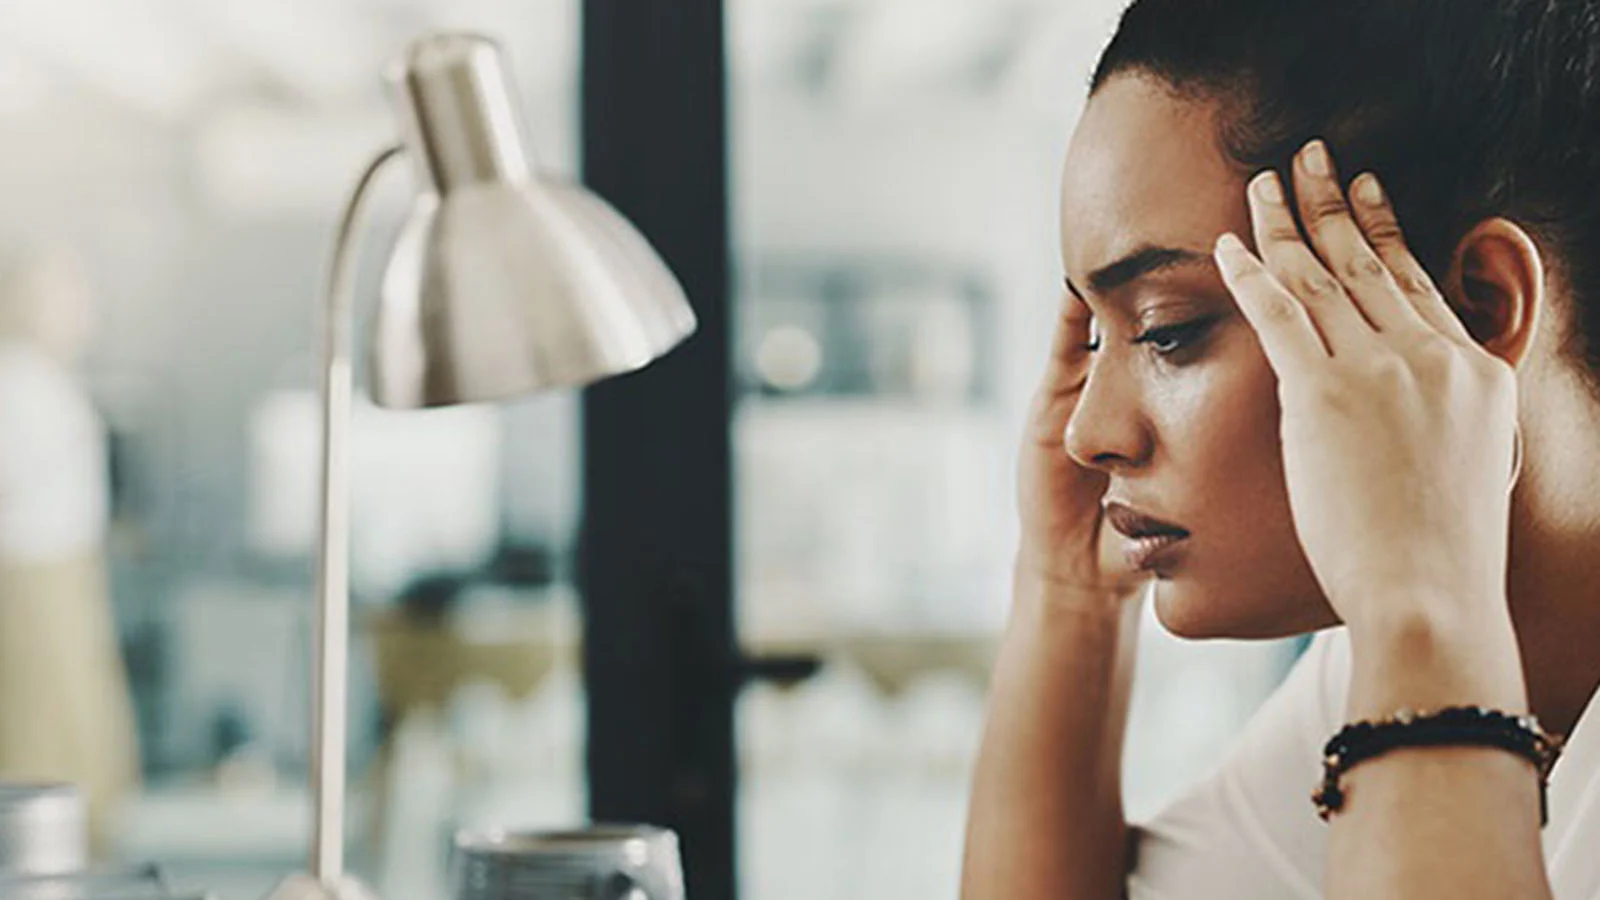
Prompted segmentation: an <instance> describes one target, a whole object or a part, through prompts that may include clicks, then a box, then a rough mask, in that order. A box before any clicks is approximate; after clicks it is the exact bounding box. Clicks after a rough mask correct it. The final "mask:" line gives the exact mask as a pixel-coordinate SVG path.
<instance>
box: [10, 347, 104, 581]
mask: <svg viewBox="0 0 1600 900" xmlns="http://www.w3.org/2000/svg"><path fill="white" fill-rule="evenodd" d="M108 481H109V474H108V472H107V470H106V437H105V430H104V426H103V425H102V423H101V420H100V417H99V415H98V414H97V413H96V412H95V409H94V405H93V404H92V403H91V402H90V400H89V397H88V396H87V394H86V393H85V392H84V390H83V388H82V387H80V386H79V384H78V382H77V381H76V379H75V378H74V377H73V375H72V373H71V372H70V371H69V370H68V369H67V368H66V367H65V366H63V365H62V364H61V363H60V362H58V361H57V360H56V359H54V358H53V357H51V356H49V355H48V354H46V353H44V352H43V351H41V350H38V349H35V348H33V347H31V346H28V345H26V344H20V343H15V342H0V562H9V563H19V562H20V563H37V562H51V561H55V560H58V559H62V558H65V557H70V556H74V555H77V554H81V553H84V552H86V551H89V550H92V549H94V548H96V547H98V546H99V545H100V543H101V542H102V541H103V539H104V537H105V531H106V520H107V516H108V510H109V505H110V501H109V494H110V486H109V484H108Z"/></svg>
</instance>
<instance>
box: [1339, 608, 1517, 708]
mask: <svg viewBox="0 0 1600 900" xmlns="http://www.w3.org/2000/svg"><path fill="white" fill-rule="evenodd" d="M1435 599H1437V600H1438V601H1439V602H1426V601H1425V600H1423V599H1421V597H1420V595H1419V594H1418V592H1415V591H1413V592H1406V593H1405V595H1404V596H1397V597H1395V599H1394V601H1393V602H1392V603H1375V604H1372V605H1371V607H1369V608H1374V609H1380V610H1383V612H1382V613H1381V614H1379V615H1375V616H1372V617H1370V618H1369V619H1368V620H1365V621H1360V622H1351V623H1347V624H1348V625H1349V628H1350V646H1351V678H1350V692H1349V696H1348V701H1347V710H1346V712H1347V715H1348V717H1349V718H1350V719H1352V720H1354V719H1370V718H1376V717H1382V716H1388V715H1392V714H1393V713H1395V712H1396V711H1398V710H1400V709H1408V708H1409V709H1437V708H1442V707H1446V706H1483V707H1485V708H1490V709H1498V710H1501V711H1503V712H1508V713H1524V712H1527V711H1528V699H1527V687H1526V684H1525V682H1524V678H1523V672H1522V659H1521V653H1520V651H1519V649H1518V646H1517V638H1516V631H1515V630H1514V628H1513V627H1512V623H1511V617H1510V613H1509V611H1508V609H1507V607H1506V603H1505V601H1504V599H1501V600H1500V601H1499V602H1498V603H1494V602H1492V601H1484V602H1481V603H1478V604H1476V605H1473V604H1468V603H1465V602H1463V601H1464V598H1461V597H1447V598H1435Z"/></svg>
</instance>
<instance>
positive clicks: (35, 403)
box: [0, 249, 138, 855]
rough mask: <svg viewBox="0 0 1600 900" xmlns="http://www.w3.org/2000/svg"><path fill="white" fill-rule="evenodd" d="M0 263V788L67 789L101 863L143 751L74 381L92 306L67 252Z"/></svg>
mask: <svg viewBox="0 0 1600 900" xmlns="http://www.w3.org/2000/svg"><path fill="white" fill-rule="evenodd" d="M4 262H5V264H4V265H3V266H0V780H10V781H71V782H74V783H76V784H78V785H79V786H80V787H81V788H82V790H83V792H84V794H85V796H87V797H88V799H89V812H90V819H91V831H92V833H91V835H90V837H91V838H92V839H93V844H94V850H95V852H96V855H103V854H104V853H105V852H106V851H107V850H108V849H109V848H108V842H109V837H110V826H111V817H112V815H113V814H114V812H115V807H116V804H117V803H118V802H119V801H120V800H121V798H122V797H123V796H124V795H125V794H126V793H127V792H128V791H129V790H130V789H131V788H133V787H134V786H135V784H136V781H137V778H138V746H137V739H136V735H135V731H134V720H133V707H132V702H131V699H130V697H129V693H128V683H127V674H126V672H125V670H124V668H123V665H122V658H121V656H120V655H119V653H118V647H117V636H116V629H115V624H114V622H113V621H112V615H111V598H110V596H109V594H110V592H109V590H108V586H107V582H106V569H105V536H106V523H107V517H108V499H107V493H108V485H107V483H106V482H107V477H108V476H107V471H106V465H107V464H106V451H105V435H104V430H103V427H102V424H101V421H100V418H99V416H98V414H97V413H96V412H95V410H94V406H93V404H92V402H91V400H90V399H89V396H88V394H87V393H86V392H85V391H84V390H83V388H82V386H81V385H80V384H79V382H78V379H77V377H76V376H75V375H74V374H73V371H72V369H73V366H74V364H75V363H76V362H77V360H78V358H79V357H80V356H81V355H82V353H83V351H84V350H85V349H86V348H87V345H88V341H89V335H90V327H91V325H90V323H91V320H92V310H91V304H90V297H89V293H88V286H87V284H86V283H85V280H84V278H83V272H82V267H81V264H80V263H79V262H78V260H77V259H76V257H74V256H73V255H71V254H70V253H68V252H67V251H65V250H60V249H51V250H42V249H41V250H29V251H25V252H24V251H17V252H14V253H12V254H10V258H9V259H7V260H5V261H4Z"/></svg>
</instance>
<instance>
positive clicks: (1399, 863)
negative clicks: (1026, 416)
mask: <svg viewBox="0 0 1600 900" xmlns="http://www.w3.org/2000/svg"><path fill="white" fill-rule="evenodd" d="M1596 137H1600V0H1339V2H1333V3H1330V2H1326V0H1135V2H1134V3H1133V4H1132V5H1131V6H1130V7H1129V8H1128V10H1127V11H1126V12H1125V14H1124V16H1123V18H1122V20H1121V23H1120V25H1119V27H1118V31H1117V34H1116V36H1115V38H1114V39H1113V41H1112V42H1111V44H1110V46H1109V47H1108V48H1107V49H1106V51H1105V53H1104V56H1103V57H1102V59H1101V61H1100V64H1099V66H1098V67H1097V70H1096V73H1095V76H1094V78H1093V81H1092V86H1091V91H1090V101H1089V103H1088V106H1087V108H1086V109H1085V112H1084V115H1083V117H1082V119H1081V121H1080V122H1079V124H1078V126H1077V130H1076V132H1075V133H1074V135H1073V139H1072V142H1071V145H1070V147H1069V149H1068V152H1067V158H1066V163H1065V174H1064V177H1063V184H1062V196H1061V216H1062V219H1061V233H1062V246H1061V249H1062V260H1063V265H1064V268H1065V272H1066V280H1067V284H1066V286H1065V290H1064V293H1063V313H1062V316H1061V319H1060V323H1059V326H1058V333H1057V335H1056V339H1055V345H1054V349H1053V354H1052V357H1051V360H1050V362H1049V364H1048V366H1047V369H1046V372H1045V376H1044V379H1043V384H1042V385H1041V386H1040V388H1039V392H1038V395H1037V399H1036V401H1035V404H1034V407H1033V413H1032V419H1031V423H1030V426H1029V427H1030V431H1029V433H1028V436H1027V438H1026V439H1025V441H1024V446H1023V451H1022V457H1021V474H1020V481H1021V483H1020V506H1021V514H1022V518H1023V540H1022V544H1021V547H1020V549H1019V552H1018V554H1017V558H1016V566H1015V582H1014V587H1015V593H1014V600H1013V609H1012V614H1011V622H1010V624H1009V626H1008V631H1007V635H1006V638H1005V641H1004V644H1003V649H1002V652H1001V657H1000V659H999V661H998V664H997V666H996V670H995V673H994V682H993V695H992V699H991V707H990V713H989V720H988V723H987V727H986V731H985V735H984V742H983V749H982V753H981V755H980V760H979V764H978V771H977V774H976V779H975V785H974V793H973V798H972V808H971V813H970V820H969V823H968V837H967V852H966V860H965V867H964V874H963V895H964V897H966V898H967V900H987V898H1006V900H1019V898H1030V897H1039V898H1044V897H1049V898H1056V900H1060V898H1080V900H1083V898H1113V897H1118V896H1122V895H1124V894H1126V895H1128V896H1131V897H1134V898H1142V897H1169V898H1201V900H1210V898H1224V897H1226V898H1280V897H1281V898H1313V897H1323V896H1326V897H1331V898H1341V900H1349V898H1357V897H1360V898H1390V897H1407V898H1419V897H1420V898H1427V897H1450V898H1460V897H1468V898H1477V897H1496V898H1498V897H1507V898H1509V897H1516V898H1534V900H1536V898H1548V897H1558V898H1562V900H1596V898H1600V853H1597V852H1595V848H1597V847H1600V778H1596V774H1597V773H1600V711H1596V708H1595V707H1596V703H1595V701H1594V699H1593V698H1594V696H1595V687H1596V684H1597V683H1600V592H1597V590H1596V588H1595V585H1597V584H1600V553H1597V552H1596V551H1595V550H1594V548H1595V547H1597V546H1600V269H1597V268H1596V266H1595V265H1594V264H1593V263H1592V262H1591V260H1596V259H1600V204H1597V203H1596V198H1597V197H1600V154H1596V153H1595V152H1594V151H1593V148H1594V146H1595V142H1594V139H1595V138H1596ZM1314 138H1320V139H1321V140H1320V141H1317V140H1312V139H1314ZM1329 150H1331V157H1332V158H1331V159H1330V158H1329V155H1328V153H1327V152H1326V151H1329ZM1358 175H1359V176H1360V177H1357V176H1358ZM1374 176H1375V177H1374ZM1234 236H1236V237H1234ZM1515 473H1520V476H1521V477H1520V478H1518V477H1517V474H1515ZM1512 486H1514V487H1515V491H1514V493H1513V492H1512V491H1511V489H1510V488H1511V487H1512ZM1141 516H1142V517H1143V518H1141ZM1152 529H1154V530H1158V531H1164V532H1166V534H1167V536H1165V537H1146V538H1144V539H1143V541H1142V547H1143V549H1144V550H1145V551H1153V552H1145V553H1143V554H1139V553H1134V554H1131V555H1129V554H1126V553H1125V550H1126V549H1128V548H1130V547H1132V548H1135V549H1137V548H1139V547H1140V546H1141V542H1137V541H1133V540H1131V539H1130V538H1128V537H1125V536H1124V535H1123V534H1122V533H1119V532H1129V533H1134V534H1139V533H1144V532H1147V531H1150V530H1152ZM1147 591H1148V593H1149V595H1150V596H1151V597H1152V601H1153V603H1154V604H1155V609H1156V612H1157V614H1158V615H1159V617H1160V618H1161V620H1162V622H1163V623H1164V624H1165V625H1166V626H1167V627H1168V628H1170V629H1171V630H1173V631H1174V632H1176V633H1178V634H1180V635H1184V636H1188V637H1196V638H1204V637H1218V636H1227V637H1274V636H1285V635H1293V634H1303V633H1309V632H1317V635H1316V637H1315V639H1314V640H1313V642H1312V644H1311V647H1310V649H1309V650H1308V651H1307V653H1306V655H1305V656H1304V657H1303V658H1302V659H1301V661H1300V662H1299V663H1298V664H1297V665H1296V668H1295V669H1294V671H1293V672H1292V673H1291V675H1290V676H1289V678H1288V679H1287V680H1286V682H1285V683H1284V684H1283V685H1282V686H1281V687H1280V688H1279V690H1278V691H1277V693H1275V694H1274V696H1273V697H1272V698H1271V699H1270V700H1269V701H1268V703H1267V704H1266V705H1265V706H1264V707H1263V708H1262V710H1261V711H1260V712H1259V713H1258V714H1257V716H1256V718H1255V719H1254V720H1253V721H1252V722H1251V723H1250V725H1249V727H1248V728H1247V729H1246V731H1245V733H1244V734H1243V735H1242V736H1241V737H1240V738H1239V740H1238V741H1237V743H1236V744H1235V746H1234V747H1233V749H1232V750H1231V752H1230V753H1229V755H1228V756H1227V758H1226V759H1225V760H1224V761H1223V763H1222V764H1221V765H1220V766H1219V767H1218V768H1217V769H1216V770H1214V771H1213V772H1212V773H1211V774H1210V775H1209V776H1208V777H1207V778H1205V779H1204V780H1203V781H1202V782H1201V783H1200V784H1198V785H1196V786H1195V787H1194V788H1192V789H1191V790H1190V791H1189V792H1188V793H1187V794H1186V795H1184V796H1182V797H1180V798H1179V799H1178V800H1177V801H1176V802H1174V803H1173V804H1172V805H1171V806H1169V807H1168V808H1167V809H1165V810H1163V811H1162V812H1161V813H1159V814H1158V815H1156V816H1155V817H1154V818H1153V819H1152V820H1151V821H1149V822H1145V823H1140V824H1139V826H1138V827H1133V826H1130V825H1128V824H1126V823H1125V822H1124V818H1123V813H1122V805H1121V799H1120V783H1119V769H1120V763H1121V749H1122V738H1123V730H1124V723H1125V719H1126V706H1127V701H1128V695H1129V682H1130V679H1131V672H1132V665H1133V659H1132V649H1133V647H1134V635H1133V631H1134V629H1135V627H1136V625H1137V622H1138V612H1137V607H1138V601H1139V599H1140V598H1141V596H1143V595H1144V594H1145V593H1146V592H1147ZM1340 625H1342V626H1343V627H1337V628H1336V627H1334V626H1340ZM1457 706H1464V707H1484V708H1486V709H1488V710H1490V711H1491V713H1493V712H1500V713H1504V714H1505V715H1504V716H1503V717H1501V716H1496V715H1492V714H1480V713H1477V712H1476V711H1471V710H1469V711H1468V712H1467V713H1464V714H1465V715H1471V716H1474V717H1475V718H1473V719H1472V728H1473V729H1477V730H1474V731H1472V734H1474V735H1475V736H1476V737H1475V738H1474V739H1475V740H1477V739H1480V738H1482V737H1483V735H1484V734H1485V733H1486V732H1485V731H1484V730H1483V729H1486V728H1489V727H1490V725H1491V724H1494V723H1498V724H1494V727H1497V728H1498V727H1501V726H1504V733H1505V734H1512V735H1520V736H1526V737H1529V740H1530V743H1528V744H1526V745H1523V744H1518V745H1516V746H1517V747H1520V748H1521V749H1520V750H1518V751H1517V752H1508V749H1507V747H1511V746H1512V745H1511V744H1506V746H1505V747H1501V746H1485V745H1482V744H1472V745H1461V744H1462V741H1460V740H1457V741H1456V742H1455V743H1453V744H1447V745H1443V746H1419V745H1418V735H1419V734H1420V733H1421V732H1420V731H1419V730H1418V729H1419V728H1420V726H1419V724H1418V723H1419V722H1422V723H1425V724H1430V725H1433V726H1436V725H1438V723H1439V721H1440V720H1439V719H1438V718H1437V717H1435V716H1434V715H1433V714H1434V713H1435V712H1437V711H1438V710H1440V709H1442V708H1447V707H1457ZM1404 710H1412V711H1415V713H1414V714H1402V711H1404ZM1527 713H1532V714H1533V715H1534V716H1536V717H1537V720H1538V722H1537V723H1533V722H1521V721H1519V720H1518V719H1517V718H1516V717H1519V716H1522V715H1524V714H1527ZM1361 721H1374V722H1378V721H1382V722H1388V723H1391V724H1388V725H1386V726H1385V730H1384V733H1385V734H1394V735H1402V736H1404V740H1403V741H1401V742H1400V743H1399V744H1398V745H1397V746H1396V747H1395V748H1394V749H1391V750H1389V751H1388V752H1381V753H1378V754H1377V755H1374V756H1372V757H1370V758H1366V759H1365V760H1360V761H1357V762H1355V763H1353V764H1351V763H1350V762H1349V761H1350V760H1351V759H1352V758H1354V756H1353V754H1350V753H1346V752H1345V751H1344V750H1343V749H1338V752H1336V753H1334V754H1333V755H1332V758H1331V759H1325V758H1324V745H1325V743H1327V742H1329V740H1330V738H1332V737H1333V736H1334V735H1335V733H1336V732H1340V731H1341V729H1342V728H1343V726H1345V725H1346V724H1350V723H1355V722H1361ZM1541 725H1542V728H1543V730H1544V731H1545V732H1549V733H1553V734H1555V735H1558V736H1565V737H1566V747H1565V750H1564V752H1562V754H1561V756H1560V757H1559V761H1557V762H1555V764H1554V769H1553V771H1551V770H1548V764H1549V758H1548V757H1549V754H1548V751H1549V750H1550V745H1546V744H1543V743H1540V742H1537V741H1533V740H1532V737H1533V736H1537V735H1538V734H1539V732H1538V731H1537V728H1538V726H1541ZM1373 733H1375V732H1373V731H1367V732H1361V731H1351V732H1345V733H1344V734H1345V735H1346V736H1351V737H1349V739H1350V740H1351V741H1356V740H1357V739H1358V738H1359V736H1360V735H1362V734H1366V735H1369V736H1370V735H1371V734H1373ZM1434 733H1436V734H1437V733H1439V732H1437V731H1435V732H1434ZM1352 735H1353V736H1352ZM1519 739H1520V738H1519ZM1341 746H1342V745H1341ZM1349 746H1354V744H1351V745H1349ZM1368 746H1369V747H1370V746H1371V745H1370V744H1369V745H1368ZM1530 748H1531V749H1530ZM1534 750H1540V751H1541V752H1540V753H1535V752H1533V751H1534ZM1524 751H1526V752H1524ZM1330 767H1332V771H1333V776H1336V777H1335V780H1334V782H1333V784H1334V786H1335V787H1336V790H1333V791H1330V792H1328V793H1325V794H1322V795H1321V796H1322V799H1323V801H1324V803H1325V805H1326V808H1325V809H1323V810H1319V809H1318V807H1316V806H1314V804H1313V802H1312V800H1311V798H1310V794H1311V793H1312V789H1313V788H1315V787H1317V786H1318V784H1319V783H1321V782H1323V780H1324V778H1325V777H1328V774H1327V773H1328V772H1329V771H1330ZM1542 771H1548V775H1549V785H1548V823H1547V824H1543V825H1542V826H1541V823H1542V819H1543V817H1542V815H1541V802H1540V801H1541V793H1542V792H1541V774H1542ZM1319 811H1320V812H1325V813H1326V814H1327V821H1326V822H1324V821H1322V817H1321V816H1319Z"/></svg>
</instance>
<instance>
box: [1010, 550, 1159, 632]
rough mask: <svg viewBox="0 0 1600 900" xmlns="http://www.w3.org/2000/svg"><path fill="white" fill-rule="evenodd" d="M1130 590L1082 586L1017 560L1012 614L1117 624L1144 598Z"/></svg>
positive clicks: (1140, 591) (1138, 590)
mask: <svg viewBox="0 0 1600 900" xmlns="http://www.w3.org/2000/svg"><path fill="white" fill-rule="evenodd" d="M1144 591H1145V588H1144V587H1143V586H1139V587H1133V588H1121V589H1119V588H1115V587H1103V586H1102V587H1096V586H1093V585H1085V584H1082V583H1080V582H1078V581H1075V580H1073V579H1071V578H1069V577H1066V576H1063V575H1061V574H1059V573H1055V572H1051V571H1048V570H1046V569H1043V568H1040V567H1037V566H1033V565H1030V564H1028V563H1026V562H1025V561H1023V560H1022V559H1021V558H1019V559H1018V560H1017V562H1016V564H1015V566H1014V567H1013V569H1012V609H1013V613H1014V614H1015V613H1018V612H1020V613H1024V614H1028V615H1037V614H1044V615H1049V616H1066V617H1071V618H1082V619H1088V620H1095V621H1101V620H1104V621H1113V622H1114V621H1117V620H1119V619H1121V618H1122V615H1123V612H1124V611H1125V610H1126V609H1127V607H1128V606H1129V605H1130V604H1131V603H1133V602H1134V601H1136V600H1138V599H1139V597H1140V596H1142V595H1143V594H1144Z"/></svg>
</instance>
